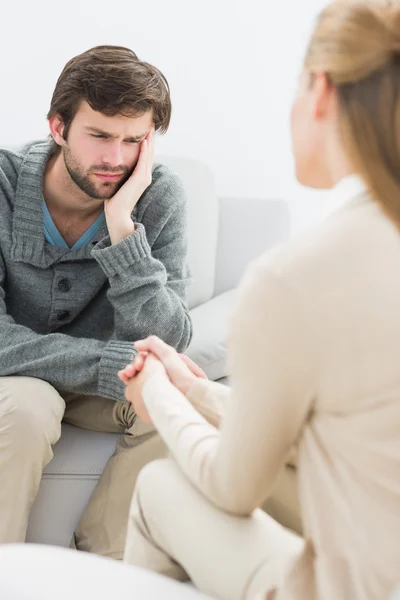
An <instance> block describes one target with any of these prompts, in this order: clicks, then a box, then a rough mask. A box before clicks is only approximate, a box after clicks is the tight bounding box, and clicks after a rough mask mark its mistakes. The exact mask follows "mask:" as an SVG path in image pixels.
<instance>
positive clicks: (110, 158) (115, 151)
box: [103, 140, 124, 167]
mask: <svg viewBox="0 0 400 600" xmlns="http://www.w3.org/2000/svg"><path fill="white" fill-rule="evenodd" d="M106 146H107V147H106V148H105V149H104V152H103V163H104V164H106V165H109V166H110V167H118V166H119V165H123V164H124V160H123V157H122V148H121V144H120V143H119V141H117V140H115V141H112V142H109V143H108V144H106Z"/></svg>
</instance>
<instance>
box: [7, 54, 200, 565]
mask: <svg viewBox="0 0 400 600" xmlns="http://www.w3.org/2000/svg"><path fill="white" fill-rule="evenodd" d="M170 115H171V101H170V94H169V87H168V83H167V81H166V79H165V78H164V76H163V75H162V74H161V73H160V71H158V70H157V69H156V68H155V67H153V66H152V65H150V64H147V63H145V62H141V61H140V60H139V59H138V58H137V56H136V55H135V54H134V53H133V52H132V51H131V50H128V49H126V48H121V47H114V46H99V47H96V48H93V49H91V50H88V51H87V52H84V53H83V54H81V55H79V56H77V57H75V58H73V59H72V60H70V61H69V62H68V63H67V65H66V66H65V68H64V70H63V71H62V73H61V75H60V77H59V79H58V81H57V84H56V87H55V90H54V94H53V97H52V100H51V106H50V110H49V113H48V121H49V127H50V133H51V136H50V139H49V140H47V141H44V142H39V143H31V144H29V145H27V146H26V147H25V148H24V149H23V150H22V151H21V152H17V153H14V152H10V151H7V150H0V210H1V219H0V286H1V287H0V482H1V484H0V543H7V542H21V541H23V540H24V539H25V534H26V528H27V522H28V517H29V511H30V508H31V506H32V503H33V501H34V499H35V496H36V493H37V490H38V487H39V483H40V479H41V474H42V470H43V468H44V466H45V465H46V464H47V463H48V462H49V461H50V460H51V458H52V445H53V444H54V443H55V442H56V441H57V440H58V438H59V436H60V433H61V431H60V423H61V420H62V419H63V418H64V420H65V421H66V422H68V423H72V424H74V425H77V426H80V427H83V428H87V429H93V430H99V431H114V432H125V435H124V436H121V439H120V441H119V443H118V444H117V448H116V452H115V454H114V455H113V456H112V457H111V459H110V460H109V462H108V464H107V466H106V468H105V470H104V473H103V474H102V477H101V478H100V481H99V483H98V485H97V487H96V489H95V491H94V494H93V496H92V498H91V500H90V502H89V504H88V506H87V508H86V509H85V511H84V514H83V515H82V518H81V520H80V523H79V524H78V527H77V530H76V533H75V543H76V546H77V547H78V548H79V549H82V550H86V551H90V552H96V553H98V554H102V555H106V556H111V557H115V558H122V554H123V548H124V541H125V532H126V521H127V517H128V509H129V503H130V499H131V496H132V490H133V488H134V484H135V479H136V475H137V473H138V471H139V470H140V469H141V467H142V466H143V465H144V464H145V463H146V462H147V461H149V460H151V459H153V458H156V457H158V456H160V455H161V454H162V453H163V451H164V448H163V444H162V442H161V440H160V438H159V437H158V436H157V435H155V432H154V429H153V428H152V427H149V426H147V425H145V424H143V423H141V422H139V421H138V420H136V416H135V414H134V412H133V409H132V406H131V404H129V403H128V402H126V401H125V400H124V384H123V383H122V381H120V380H119V379H118V377H117V373H118V371H119V370H120V369H122V368H124V367H125V365H126V364H127V363H130V362H131V360H132V358H133V357H134V355H135V353H136V350H135V348H134V342H135V340H138V339H141V338H144V337H146V336H147V335H149V334H156V335H158V336H160V337H161V338H162V339H164V340H165V341H166V342H167V343H168V344H171V345H173V346H174V347H175V348H176V349H177V350H178V351H182V350H184V349H185V348H186V347H187V346H188V344H189V341H190V338H191V331H192V328H191V321H190V317H189V314H188V310H187V308H186V304H185V297H186V288H187V283H188V271H187V266H186V254H187V242H186V207H185V196H184V192H183V189H182V186H181V183H180V181H179V180H178V178H177V177H176V176H175V175H173V174H172V173H171V172H170V171H169V170H168V169H167V168H166V167H165V166H162V165H155V166H153V154H154V137H155V132H157V131H159V132H161V133H164V132H166V131H167V129H168V125H169V121H170Z"/></svg>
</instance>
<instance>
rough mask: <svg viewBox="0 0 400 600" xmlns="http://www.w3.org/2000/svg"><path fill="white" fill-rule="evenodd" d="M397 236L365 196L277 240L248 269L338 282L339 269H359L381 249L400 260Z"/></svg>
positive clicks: (306, 282)
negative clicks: (317, 221) (395, 254)
mask: <svg viewBox="0 0 400 600" xmlns="http://www.w3.org/2000/svg"><path fill="white" fill-rule="evenodd" d="M399 242H400V237H399V230H398V228H397V227H396V226H395V225H394V224H393V223H392V222H391V221H390V219H389V218H388V217H387V216H386V215H385V214H384V213H383V211H382V210H381V209H380V207H379V206H378V204H377V203H376V202H374V201H373V200H372V199H371V198H369V197H367V196H365V197H362V198H358V199H355V201H354V202H351V203H349V204H348V205H346V206H345V207H342V208H341V209H340V210H339V211H338V212H337V213H334V214H333V215H331V216H329V217H328V218H327V219H325V220H324V221H322V222H321V223H319V224H318V225H317V226H315V227H313V228H312V229H310V230H308V231H305V232H302V233H300V234H296V235H293V236H292V237H291V238H290V239H289V240H287V241H285V242H283V243H281V244H279V245H277V246H275V247H274V248H273V249H272V250H270V251H268V252H266V253H265V254H264V255H262V256H261V257H259V258H258V259H257V260H256V261H254V263H253V264H252V266H251V269H253V270H255V271H256V272H257V277H258V278H261V279H262V278H265V277H268V276H275V277H279V278H280V279H281V280H285V281H286V282H293V284H296V286H298V285H302V284H303V283H304V285H307V286H309V285H310V284H311V283H312V281H318V283H319V285H320V283H321V282H323V281H325V280H328V281H332V280H333V279H336V282H338V280H339V279H340V275H341V274H343V275H344V274H345V273H346V272H348V271H349V270H357V269H359V266H360V264H361V263H363V262H365V261H369V262H370V264H373V263H376V258H377V256H379V255H380V254H381V253H382V255H385V254H388V253H390V254H391V255H393V253H397V254H398V259H399V261H400V244H399Z"/></svg>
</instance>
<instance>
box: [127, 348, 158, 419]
mask: <svg viewBox="0 0 400 600" xmlns="http://www.w3.org/2000/svg"><path fill="white" fill-rule="evenodd" d="M157 374H158V375H164V377H165V380H166V381H167V382H168V377H167V373H166V370H165V368H164V366H163V364H162V362H161V361H159V360H158V358H156V357H155V356H154V355H151V354H150V355H148V356H147V357H146V362H145V364H144V365H143V367H142V369H141V370H140V372H138V373H137V374H136V375H135V377H133V378H131V379H129V380H128V382H127V385H126V390H125V398H126V399H127V400H128V402H130V403H131V404H132V405H133V408H134V410H135V413H136V414H137V416H138V417H139V418H140V419H141V420H142V421H143V422H144V423H151V418H150V415H149V413H148V412H147V408H146V405H145V403H144V400H143V395H142V391H143V386H144V384H145V383H146V381H148V380H149V379H150V378H151V377H153V375H157Z"/></svg>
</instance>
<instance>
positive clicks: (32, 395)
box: [0, 377, 65, 449]
mask: <svg viewBox="0 0 400 600" xmlns="http://www.w3.org/2000/svg"><path fill="white" fill-rule="evenodd" d="M64 409H65V403H64V400H63V399H62V398H61V396H60V395H59V394H58V392H57V391H56V390H55V389H54V388H53V387H52V386H51V385H50V384H49V383H47V382H45V381H42V380H40V379H35V378H33V377H1V378H0V434H3V435H7V436H9V437H12V439H13V440H14V439H15V441H16V443H18V444H20V445H21V446H22V447H23V446H26V443H27V441H29V447H30V448H31V449H32V444H35V443H40V442H43V441H46V442H48V443H50V444H55V442H56V441H57V440H58V438H59V437H60V434H61V420H62V417H63V414H64Z"/></svg>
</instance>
